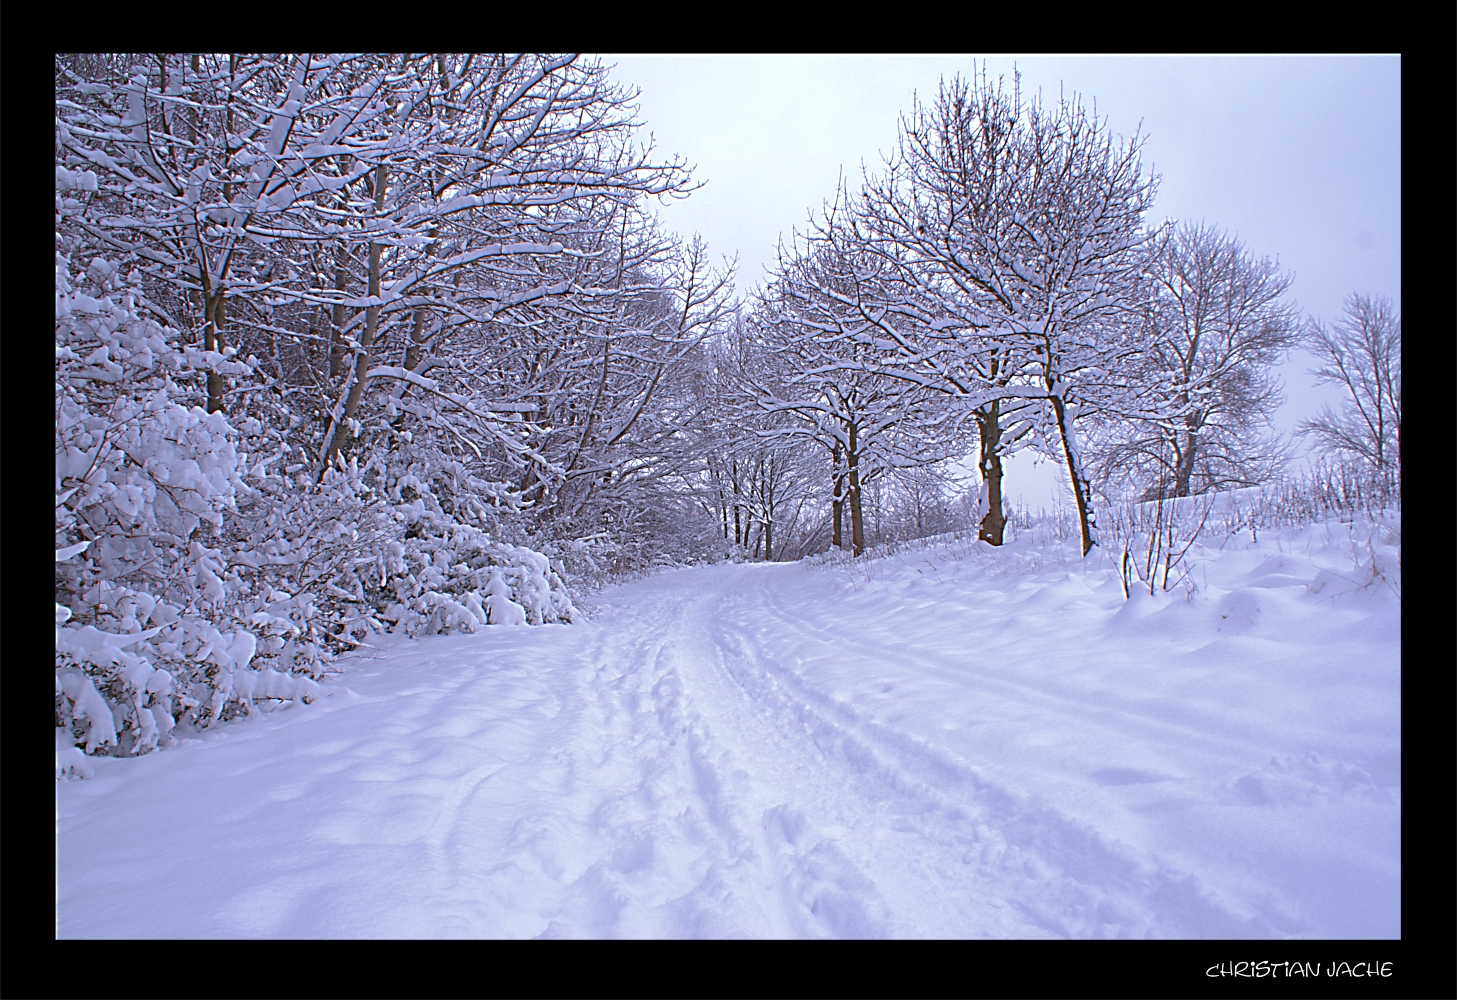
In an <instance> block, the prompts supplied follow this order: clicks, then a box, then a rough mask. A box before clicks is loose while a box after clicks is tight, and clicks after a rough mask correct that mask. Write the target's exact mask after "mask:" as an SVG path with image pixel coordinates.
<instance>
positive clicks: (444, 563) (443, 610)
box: [378, 465, 577, 636]
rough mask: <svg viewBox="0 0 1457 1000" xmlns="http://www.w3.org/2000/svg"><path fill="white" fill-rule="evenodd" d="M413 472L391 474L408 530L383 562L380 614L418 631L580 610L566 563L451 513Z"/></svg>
mask: <svg viewBox="0 0 1457 1000" xmlns="http://www.w3.org/2000/svg"><path fill="white" fill-rule="evenodd" d="M422 471H425V470H424V469H422V468H420V467H419V466H418V465H417V466H415V467H414V469H413V471H407V472H404V473H403V474H399V475H396V476H394V477H391V479H392V481H391V482H390V484H389V494H388V498H389V500H391V501H393V503H392V504H390V506H389V509H390V513H391V516H393V518H394V519H395V521H396V522H397V524H398V526H399V527H400V529H401V530H402V537H401V538H400V540H399V541H398V542H392V543H391V544H390V548H389V555H390V560H389V562H388V564H387V565H386V566H384V567H383V568H382V572H381V576H380V587H379V588H378V592H379V594H380V596H381V605H382V606H381V607H380V608H379V611H380V617H381V618H384V619H387V620H388V621H390V622H391V623H392V630H393V631H402V632H404V633H406V634H408V635H411V636H418V635H433V634H436V633H440V632H450V631H467V632H469V631H474V630H475V629H476V628H478V627H480V626H483V625H487V624H531V625H543V624H548V623H553V622H570V621H571V620H572V619H573V617H574V616H575V615H576V613H577V612H576V608H575V607H574V606H573V604H572V600H571V596H570V595H569V594H568V592H567V588H566V583H565V579H564V577H565V569H564V568H563V567H562V565H561V563H560V561H559V560H556V561H555V564H553V563H554V560H553V559H551V558H550V557H549V556H547V555H546V554H545V553H543V552H540V551H537V550H536V549H535V548H531V547H528V546H525V545H515V544H512V543H510V542H507V541H504V540H500V539H498V538H495V537H493V536H492V534H491V533H490V532H488V531H485V530H483V529H481V528H478V527H475V526H474V525H470V524H462V523H460V522H459V521H458V520H456V519H455V518H453V517H451V516H450V515H449V514H447V513H446V512H445V510H444V508H443V507H442V505H441V502H440V498H439V496H438V495H437V490H436V488H435V486H434V484H432V483H431V482H430V481H427V480H426V479H424V478H422V477H421V476H420V475H418V474H417V473H418V472H422Z"/></svg>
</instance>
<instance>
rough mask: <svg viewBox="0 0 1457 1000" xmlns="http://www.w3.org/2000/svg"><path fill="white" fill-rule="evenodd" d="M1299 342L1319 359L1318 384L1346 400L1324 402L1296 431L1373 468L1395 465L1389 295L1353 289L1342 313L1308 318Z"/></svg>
mask: <svg viewBox="0 0 1457 1000" xmlns="http://www.w3.org/2000/svg"><path fill="white" fill-rule="evenodd" d="M1303 346H1304V347H1305V349H1306V350H1308V351H1310V352H1311V353H1312V354H1314V355H1315V356H1316V358H1317V359H1319V361H1320V367H1318V368H1316V369H1315V370H1314V371H1312V372H1311V374H1313V375H1314V376H1315V377H1316V380H1317V381H1318V382H1322V383H1326V384H1331V385H1338V386H1340V387H1341V388H1343V389H1345V391H1346V394H1347V396H1348V397H1349V398H1347V399H1346V401H1345V402H1344V403H1343V404H1342V405H1341V408H1340V409H1339V410H1332V409H1331V408H1330V407H1329V406H1326V407H1324V408H1322V410H1321V412H1320V413H1319V414H1318V415H1317V416H1315V417H1313V418H1311V419H1310V420H1307V421H1305V422H1304V423H1303V424H1302V425H1301V430H1302V431H1303V432H1304V433H1305V434H1306V435H1307V436H1308V437H1309V438H1310V439H1312V440H1313V441H1314V443H1315V445H1316V447H1317V448H1319V449H1321V450H1322V451H1325V452H1329V453H1332V454H1337V455H1345V456H1350V457H1354V458H1356V459H1358V460H1360V461H1363V462H1365V463H1368V464H1369V465H1370V467H1372V468H1374V469H1378V470H1386V469H1391V468H1400V466H1401V313H1399V312H1398V311H1397V310H1396V307H1395V306H1394V305H1393V304H1392V302H1391V300H1390V299H1386V298H1382V297H1380V296H1370V295H1361V294H1359V293H1353V294H1351V295H1350V296H1348V297H1347V298H1346V308H1345V315H1344V316H1343V317H1342V318H1341V319H1339V320H1337V321H1336V322H1335V323H1334V324H1332V325H1330V326H1327V325H1326V324H1324V323H1322V322H1320V321H1319V320H1311V321H1310V323H1309V324H1308V325H1307V326H1306V329H1305V331H1304V338H1303Z"/></svg>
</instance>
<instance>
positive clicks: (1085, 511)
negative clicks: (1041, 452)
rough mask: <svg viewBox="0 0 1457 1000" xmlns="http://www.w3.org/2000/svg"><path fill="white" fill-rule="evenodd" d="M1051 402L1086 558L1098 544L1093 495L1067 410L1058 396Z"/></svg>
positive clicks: (1052, 398)
mask: <svg viewBox="0 0 1457 1000" xmlns="http://www.w3.org/2000/svg"><path fill="white" fill-rule="evenodd" d="M1051 401H1052V413H1053V416H1054V417H1055V418H1056V419H1057V434H1058V437H1059V439H1060V440H1061V441H1062V456H1063V459H1064V460H1065V461H1066V462H1067V473H1068V477H1069V478H1070V479H1071V480H1072V487H1073V499H1074V500H1075V501H1077V505H1078V532H1079V534H1080V535H1081V540H1082V545H1083V556H1084V557H1086V556H1087V554H1088V550H1089V549H1091V548H1092V547H1093V546H1094V545H1097V544H1098V539H1097V538H1096V537H1095V535H1094V528H1095V525H1094V523H1093V500H1092V494H1091V491H1090V490H1089V486H1088V480H1087V477H1086V476H1084V475H1083V470H1082V466H1081V465H1080V464H1079V463H1078V458H1077V449H1076V448H1074V447H1073V444H1072V437H1071V432H1072V428H1070V427H1069V426H1068V416H1067V408H1066V407H1065V406H1064V405H1063V401H1062V399H1061V398H1060V397H1058V396H1053V397H1051Z"/></svg>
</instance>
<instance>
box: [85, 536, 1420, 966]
mask: <svg viewBox="0 0 1457 1000" xmlns="http://www.w3.org/2000/svg"><path fill="white" fill-rule="evenodd" d="M1375 530H1376V535H1375V536H1374V537H1373V541H1372V544H1371V545H1370V546H1367V545H1366V544H1364V541H1363V543H1362V544H1361V545H1360V546H1359V547H1353V545H1352V542H1351V540H1350V535H1351V528H1350V526H1347V525H1342V524H1338V523H1336V524H1327V525H1315V526H1311V527H1307V528H1303V529H1298V530H1295V529H1291V530H1287V531H1285V532H1283V533H1281V534H1278V535H1277V534H1274V533H1262V535H1261V537H1260V540H1259V542H1258V544H1256V543H1255V542H1253V541H1252V540H1251V539H1250V538H1249V536H1248V534H1247V533H1246V534H1243V535H1239V536H1234V537H1230V538H1226V539H1223V547H1222V548H1219V547H1218V543H1219V542H1220V540H1219V539H1215V540H1214V542H1212V543H1210V544H1208V545H1207V546H1206V547H1205V548H1204V549H1203V550H1202V551H1198V552H1196V553H1194V554H1192V556H1191V558H1192V557H1193V556H1197V568H1196V571H1195V575H1194V577H1193V579H1194V581H1196V582H1197V584H1198V587H1199V590H1198V592H1197V593H1195V594H1194V595H1193V596H1192V597H1188V596H1186V595H1185V593H1184V592H1183V591H1182V590H1180V591H1178V592H1177V593H1171V594H1160V595H1159V596H1157V597H1149V596H1148V595H1147V594H1146V593H1144V594H1143V595H1142V596H1141V597H1140V596H1135V598H1134V599H1133V600H1132V601H1128V602H1125V600H1124V598H1123V593H1122V590H1121V588H1120V586H1119V583H1118V580H1117V578H1116V576H1114V575H1113V574H1112V572H1111V571H1110V570H1109V569H1108V568H1107V563H1106V562H1102V563H1101V564H1099V563H1098V562H1097V561H1096V560H1090V561H1089V562H1087V563H1082V562H1080V561H1079V560H1078V559H1077V558H1076V548H1075V546H1076V542H1071V543H1068V546H1067V547H1059V546H1048V545H1044V546H1041V547H1038V546H1034V545H1033V544H1032V543H1031V542H1030V541H1017V542H1014V543H1012V544H1009V545H1008V546H1005V547H1004V548H1002V549H1000V550H993V549H990V548H989V547H987V546H985V545H983V544H980V543H969V542H960V543H947V544H943V545H939V546H938V545H931V546H928V547H925V548H923V549H920V550H918V551H912V552H907V553H903V554H900V555H896V556H891V557H887V558H884V559H878V560H865V561H862V562H861V563H860V564H858V565H854V566H847V565H845V564H844V563H843V562H831V563H828V564H824V565H810V564H805V563H798V564H772V565H762V564H761V565H722V566H708V567H697V568H691V569H682V570H674V571H666V572H662V573H660V574H658V575H656V576H652V577H649V578H646V579H642V580H638V581H635V582H632V583H629V584H624V585H621V586H618V587H615V588H613V589H610V590H608V591H604V592H603V593H601V594H599V595H598V596H597V597H596V598H595V600H594V604H595V613H594V615H593V619H592V620H590V621H582V622H579V623H577V624H574V625H543V626H540V627H533V628H504V627H494V626H493V627H486V628H482V629H481V630H480V631H479V632H478V633H477V634H471V635H457V636H437V637H432V638H428V639H424V640H421V641H409V640H405V639H402V638H387V639H379V638H377V639H375V640H374V643H375V645H376V646H381V647H383V648H380V649H376V650H362V651H360V652H359V653H356V654H352V655H351V656H350V657H348V658H346V659H345V660H344V661H343V663H344V665H345V666H347V667H348V670H347V671H346V672H345V673H344V674H343V675H342V676H341V677H340V678H338V679H336V680H334V681H331V682H330V683H328V684H326V685H324V690H325V691H331V692H332V695H331V696H328V697H321V698H317V699H316V700H315V701H314V702H313V704H310V705H303V704H297V705H295V704H294V703H292V702H285V703H282V704H283V707H282V708H281V709H278V710H275V711H272V712H270V713H267V714H265V715H262V716H261V717H257V716H255V717H253V718H250V719H244V720H240V721H238V722H235V723H229V724H225V725H222V726H219V727H217V728H216V729H212V730H207V731H204V732H202V733H194V734H192V735H190V736H189V737H187V738H185V739H184V740H183V741H182V742H181V743H180V745H177V746H174V747H171V748H168V749H164V750H162V751H160V752H155V753H150V754H147V755H145V756H142V757H138V758H116V757H88V758H86V763H88V764H90V765H91V769H92V770H93V772H94V777H91V778H90V779H87V780H79V779H75V778H73V779H70V780H59V781H58V782H57V933H58V936H59V937H62V938H93V937H177V938H197V937H209V938H211V937H241V938H254V937H270V938H271V937H278V938H292V937H305V938H327V937H366V938H374V937H378V938H396V937H427V938H437V937H501V938H531V937H547V938H551V937H587V938H614V937H775V938H792V937H812V938H817V937H911V938H924V937H956V938H965V937H992V938H1049V937H1050V938H1063V937H1067V938H1097V937H1135V938H1141V937H1174V938H1231V937H1267V938H1268V937H1301V938H1396V937H1399V936H1400V934H1401V924H1400V868H1401V855H1400V823H1401V819H1400V817H1401V777H1400V774H1401V770H1400V763H1401V731H1400V728H1401V727H1400V708H1401V705H1400V597H1399V591H1400V570H1399V537H1396V538H1395V541H1394V542H1392V537H1393V536H1392V533H1391V531H1390V529H1389V526H1388V529H1387V534H1386V535H1385V536H1384V539H1385V540H1384V541H1383V536H1382V535H1381V531H1382V529H1381V528H1380V527H1377V528H1376V529H1375ZM1396 530H1397V531H1398V532H1399V527H1398V528H1397V529H1396ZM1357 533H1358V534H1359V531H1358V532H1357ZM1370 534H1371V531H1370V530H1368V531H1367V532H1366V535H1370ZM1363 538H1364V536H1363ZM1393 546H1394V547H1393ZM1357 548H1359V550H1360V551H1357ZM1364 551H1369V552H1371V553H1372V554H1373V556H1375V557H1376V558H1371V559H1369V560H1368V562H1369V565H1367V564H1363V563H1362V561H1361V552H1364ZM1373 568H1374V570H1373ZM386 644H387V645H386ZM61 763H62V762H61V761H60V759H59V758H58V762H57V767H58V771H59V770H60V768H61ZM67 763H70V762H69V761H68V762H67Z"/></svg>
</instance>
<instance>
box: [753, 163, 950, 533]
mask: <svg viewBox="0 0 1457 1000" xmlns="http://www.w3.org/2000/svg"><path fill="white" fill-rule="evenodd" d="M846 201H847V198H846V195H845V193H844V191H843V189H842V190H841V192H840V193H839V195H838V196H837V198H836V200H835V202H833V203H832V204H830V205H827V206H826V209H825V211H824V213H823V214H822V215H821V216H820V217H819V218H818V219H812V220H811V226H810V228H809V231H808V233H807V234H806V235H805V237H804V238H803V239H797V240H796V243H795V244H794V245H793V246H792V247H789V248H785V247H781V248H780V253H779V261H778V265H777V268H776V271H775V274H774V276H773V279H772V280H771V281H770V283H769V284H768V286H767V287H766V288H765V290H764V291H763V293H762V294H761V295H760V296H759V298H758V301H757V302H756V303H755V308H754V310H753V312H752V313H751V314H750V323H749V327H750V330H751V331H752V341H753V344H754V346H755V349H756V351H757V353H758V354H759V356H760V357H761V359H762V360H761V362H760V363H759V364H758V365H757V366H755V367H754V368H753V369H752V371H753V372H755V373H757V375H758V378H757V379H753V380H750V382H749V388H750V391H752V393H753V394H754V396H755V399H756V402H757V404H758V406H759V407H760V408H762V409H764V410H766V411H768V412H771V413H781V414H792V415H793V416H794V417H795V418H796V419H795V420H794V421H792V422H790V423H788V424H787V425H783V426H778V427H774V428H772V429H770V430H766V431H764V432H763V433H765V434H773V435H777V436H790V437H799V438H803V439H805V440H808V441H813V442H815V443H817V444H818V445H820V446H821V447H822V448H823V449H824V450H825V452H826V453H827V457H828V458H829V459H830V464H831V477H832V478H831V485H832V494H831V495H832V500H831V511H832V514H831V519H832V525H833V544H834V545H836V546H837V547H838V546H840V545H841V544H842V537H843V536H842V530H841V519H842V512H843V511H846V510H848V513H849V519H850V547H851V549H852V551H853V552H854V554H855V555H859V554H861V553H862V552H863V551H864V548H865V529H864V515H863V510H862V506H863V504H862V491H863V488H864V487H865V486H866V485H867V484H869V483H870V482H872V481H873V480H875V479H876V478H877V477H879V476H882V475H884V474H886V473H889V472H892V471H894V470H897V469H910V468H916V467H920V466H924V465H926V464H929V463H932V462H937V461H940V460H942V459H945V458H947V457H948V456H949V455H950V452H951V451H952V450H954V449H955V448H956V447H957V438H956V435H955V434H954V432H953V429H954V425H955V420H954V417H953V416H950V415H948V413H947V411H946V408H945V407H944V405H942V402H943V401H942V399H941V398H940V394H939V393H938V392H937V391H936V389H935V388H932V387H928V386H927V385H926V384H925V381H924V379H922V378H920V377H918V376H917V375H915V374H914V373H912V374H909V375H907V373H904V372H902V371H901V366H902V362H903V358H902V357H901V356H900V354H899V353H898V352H897V350H896V347H897V345H895V344H889V345H888V344H887V342H886V339H885V336H884V331H885V330H886V329H887V328H889V329H895V324H894V323H893V322H892V321H891V320H890V318H889V315H888V314H889V313H890V312H891V311H892V310H893V309H894V308H895V303H896V301H897V296H898V295H899V285H900V276H899V274H898V273H896V271H895V270H894V268H892V267H889V266H888V265H887V263H886V261H885V260H884V259H883V258H882V257H880V256H878V255H876V254H873V253H869V252H867V251H866V249H865V248H864V246H863V241H862V240H861V239H859V238H858V234H857V233H856V231H855V229H854V222H853V217H852V216H851V214H850V213H849V212H847V211H845V202H846ZM907 318H911V319H920V318H921V317H919V316H916V315H914V314H908V316H902V317H900V319H901V320H905V319H907Z"/></svg>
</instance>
